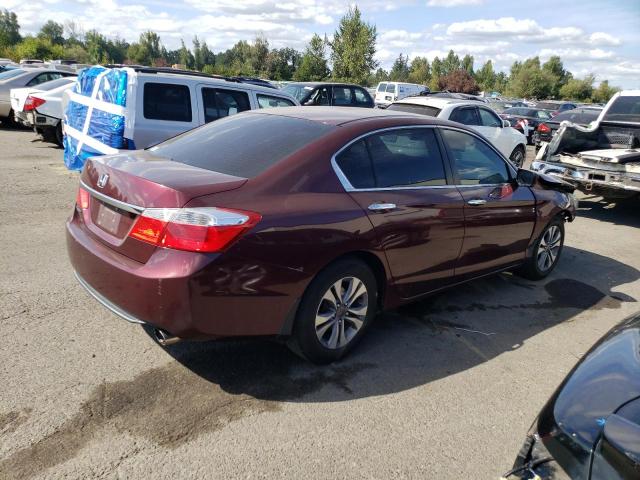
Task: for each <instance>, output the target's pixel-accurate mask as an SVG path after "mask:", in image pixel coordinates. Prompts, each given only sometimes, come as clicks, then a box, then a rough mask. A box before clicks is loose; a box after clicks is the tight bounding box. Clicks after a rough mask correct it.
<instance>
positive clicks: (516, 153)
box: [509, 145, 525, 168]
mask: <svg viewBox="0 0 640 480" xmlns="http://www.w3.org/2000/svg"><path fill="white" fill-rule="evenodd" d="M524 159H525V150H524V147H523V146H522V145H518V146H517V147H516V148H514V149H513V152H511V156H510V157H509V160H511V163H513V164H514V165H515V166H516V167H518V168H522V166H523V165H524Z"/></svg>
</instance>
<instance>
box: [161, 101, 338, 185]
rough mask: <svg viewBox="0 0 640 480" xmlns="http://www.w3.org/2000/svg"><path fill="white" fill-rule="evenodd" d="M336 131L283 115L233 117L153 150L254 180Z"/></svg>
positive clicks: (181, 161)
mask: <svg viewBox="0 0 640 480" xmlns="http://www.w3.org/2000/svg"><path fill="white" fill-rule="evenodd" d="M334 128H335V127H332V126H329V125H324V124H322V123H319V122H313V121H310V120H304V119H299V118H291V117H284V116H280V115H261V114H255V113H253V114H252V113H246V114H238V115H233V116H231V117H226V118H223V119H221V120H217V121H215V122H212V123H208V124H206V125H204V126H202V127H199V128H196V129H194V130H191V131H189V132H186V133H183V134H182V135H178V136H177V137H174V138H171V139H169V140H167V141H166V142H163V143H160V144H158V145H156V146H154V147H151V148H149V150H150V151H151V152H153V153H154V154H155V155H158V156H161V157H165V158H168V159H170V160H173V161H175V162H180V163H185V164H187V165H192V166H194V167H199V168H204V169H206V170H212V171H214V172H220V173H224V174H227V175H233V176H235V177H243V178H252V177H255V176H257V175H260V174H261V173H262V172H264V171H265V170H267V169H268V168H269V167H271V166H273V165H275V164H276V163H278V162H279V161H280V160H283V159H284V158H286V157H288V156H289V155H291V154H292V153H294V152H296V151H297V150H300V149H301V148H302V147H304V146H305V145H307V144H308V143H311V142H313V141H314V140H317V139H319V138H320V137H322V136H324V135H325V134H326V133H327V132H329V131H331V130H333V129H334Z"/></svg>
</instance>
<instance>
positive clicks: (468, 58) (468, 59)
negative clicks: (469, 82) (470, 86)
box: [460, 53, 473, 75]
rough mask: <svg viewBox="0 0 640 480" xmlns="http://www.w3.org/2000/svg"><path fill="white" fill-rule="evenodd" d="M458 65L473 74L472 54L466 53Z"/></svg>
mask: <svg viewBox="0 0 640 480" xmlns="http://www.w3.org/2000/svg"><path fill="white" fill-rule="evenodd" d="M460 66H461V67H462V69H463V70H466V71H467V73H468V74H469V75H473V55H469V54H468V53H467V54H466V55H465V56H464V58H463V59H462V62H460Z"/></svg>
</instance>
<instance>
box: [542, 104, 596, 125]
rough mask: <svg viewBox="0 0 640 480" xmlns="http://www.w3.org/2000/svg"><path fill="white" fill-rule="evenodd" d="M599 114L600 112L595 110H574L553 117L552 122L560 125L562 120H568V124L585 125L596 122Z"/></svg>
mask: <svg viewBox="0 0 640 480" xmlns="http://www.w3.org/2000/svg"><path fill="white" fill-rule="evenodd" d="M600 112H601V110H596V109H585V110H580V109H577V108H574V109H573V110H567V111H566V112H562V113H559V114H558V115H556V116H555V117H553V121H554V122H558V123H560V122H562V121H563V120H568V121H569V122H573V123H579V124H580V125H586V124H588V123H591V122H593V121H594V120H596V119H597V118H598V116H599V115H600Z"/></svg>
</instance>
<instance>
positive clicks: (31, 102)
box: [22, 95, 46, 112]
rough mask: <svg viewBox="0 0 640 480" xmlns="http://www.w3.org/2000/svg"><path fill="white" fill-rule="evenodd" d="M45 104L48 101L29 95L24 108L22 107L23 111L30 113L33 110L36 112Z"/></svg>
mask: <svg viewBox="0 0 640 480" xmlns="http://www.w3.org/2000/svg"><path fill="white" fill-rule="evenodd" d="M45 102H46V100H43V99H42V98H38V97H33V96H31V95H29V96H28V97H27V99H26V100H25V101H24V106H23V107H22V111H24V112H29V111H31V110H35V109H36V108H38V107H39V106H40V105H42V104H43V103H45Z"/></svg>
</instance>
